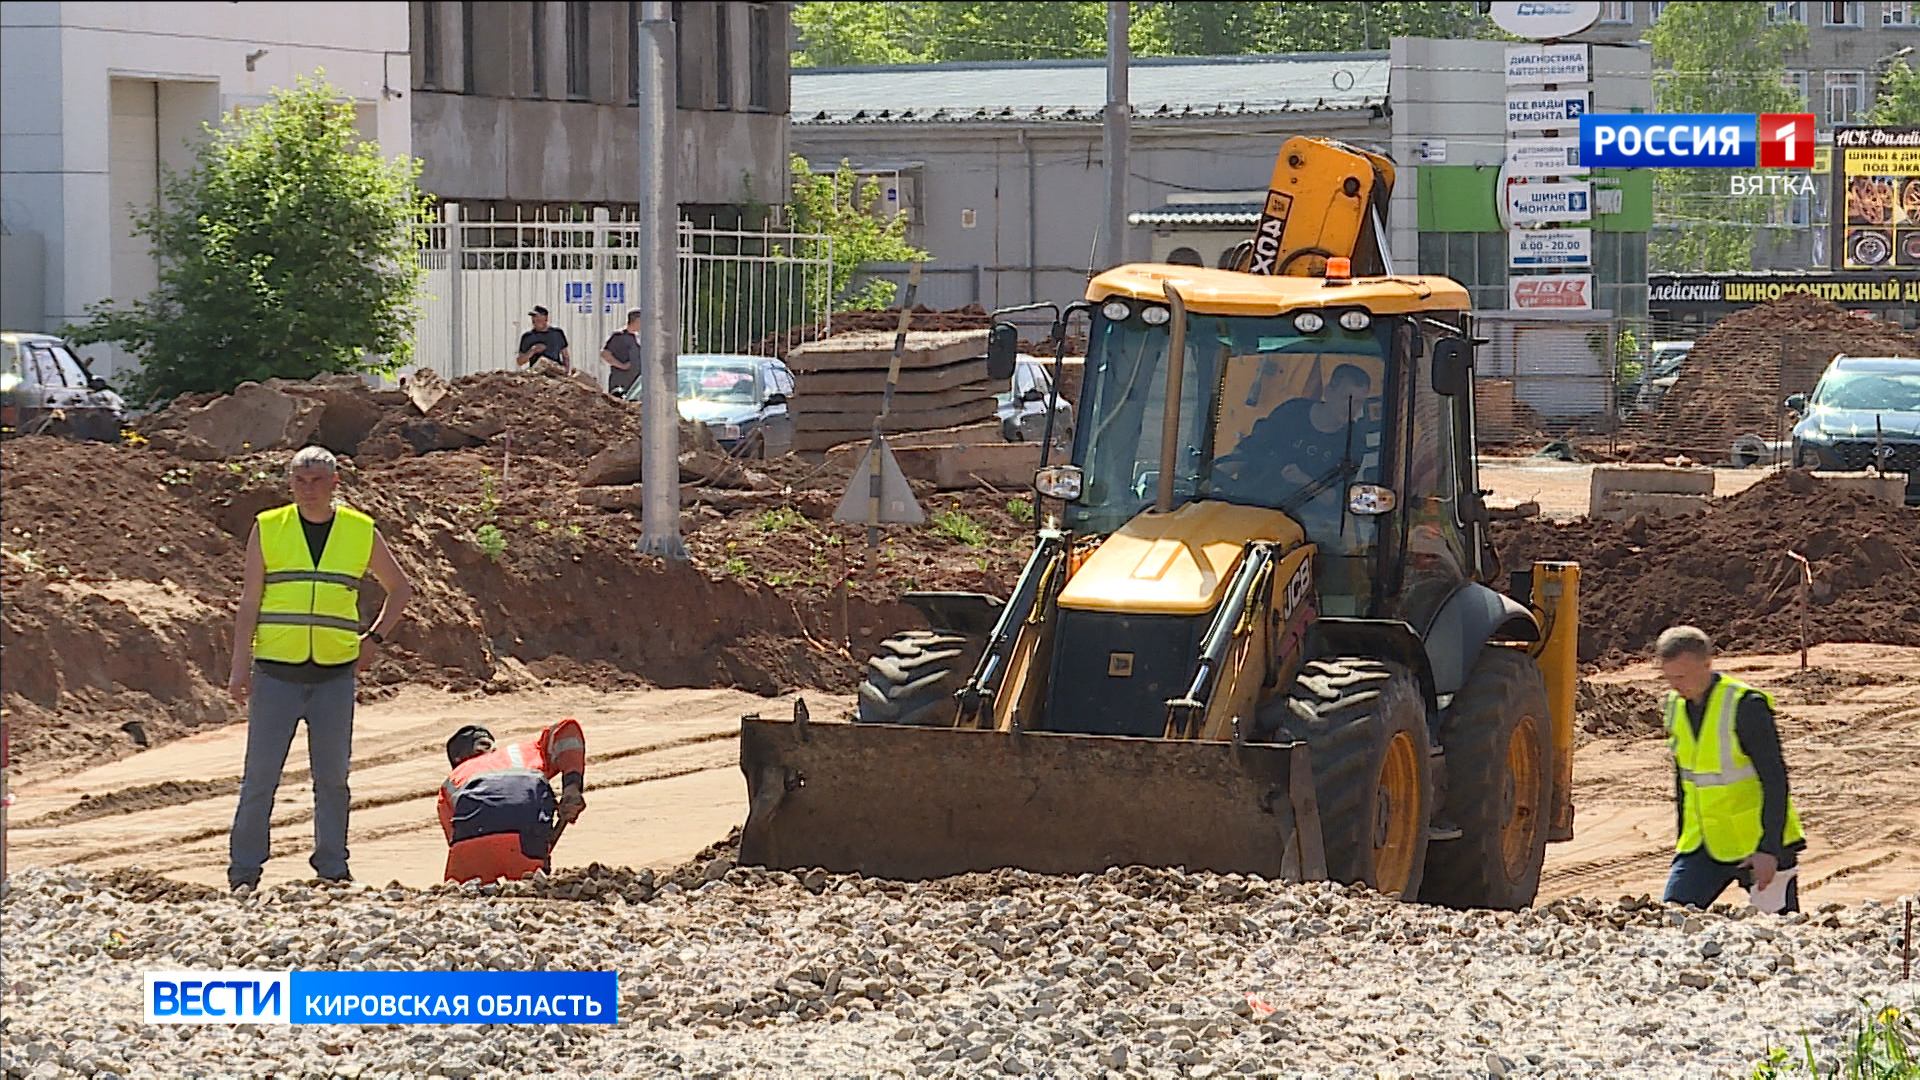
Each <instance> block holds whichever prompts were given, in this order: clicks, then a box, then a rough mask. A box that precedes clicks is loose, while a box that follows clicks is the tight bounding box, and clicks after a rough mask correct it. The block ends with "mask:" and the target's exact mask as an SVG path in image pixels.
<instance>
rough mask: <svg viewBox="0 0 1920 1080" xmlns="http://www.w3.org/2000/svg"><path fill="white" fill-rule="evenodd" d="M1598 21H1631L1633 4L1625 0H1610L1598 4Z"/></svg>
mask: <svg viewBox="0 0 1920 1080" xmlns="http://www.w3.org/2000/svg"><path fill="white" fill-rule="evenodd" d="M1600 21H1601V22H1603V23H1630V22H1632V21H1633V5H1632V4H1631V3H1629V2H1627V0H1610V2H1608V3H1603V4H1601V5H1600Z"/></svg>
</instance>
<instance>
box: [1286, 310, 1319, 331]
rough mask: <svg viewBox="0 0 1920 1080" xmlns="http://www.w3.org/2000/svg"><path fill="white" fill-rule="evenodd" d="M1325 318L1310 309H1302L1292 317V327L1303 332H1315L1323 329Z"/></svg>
mask: <svg viewBox="0 0 1920 1080" xmlns="http://www.w3.org/2000/svg"><path fill="white" fill-rule="evenodd" d="M1326 325H1327V320H1325V319H1323V318H1321V317H1320V316H1318V315H1315V314H1314V313H1313V312H1311V311H1303V312H1301V313H1300V314H1298V315H1295V316H1294V317H1293V328H1294V329H1295V330H1298V331H1300V332H1301V333H1303V334H1317V333H1319V332H1320V331H1321V330H1323V329H1325V328H1326Z"/></svg>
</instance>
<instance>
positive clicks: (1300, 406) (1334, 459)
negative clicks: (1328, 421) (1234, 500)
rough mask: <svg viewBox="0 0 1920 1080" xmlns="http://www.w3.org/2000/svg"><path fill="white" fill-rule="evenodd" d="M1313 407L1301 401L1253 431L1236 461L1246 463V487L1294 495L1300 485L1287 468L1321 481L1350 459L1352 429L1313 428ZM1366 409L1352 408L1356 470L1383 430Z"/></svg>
mask: <svg viewBox="0 0 1920 1080" xmlns="http://www.w3.org/2000/svg"><path fill="white" fill-rule="evenodd" d="M1314 404H1315V403H1314V401H1313V400H1312V399H1309V398H1296V399H1295V400H1293V401H1289V402H1287V403H1286V404H1284V405H1282V406H1280V407H1279V408H1278V409H1275V410H1274V411H1273V412H1272V413H1270V414H1268V415H1267V416H1265V417H1263V418H1262V419H1261V420H1260V421H1259V422H1257V423H1255V424H1254V425H1253V430H1251V431H1249V432H1248V433H1247V437H1246V439H1245V440H1244V441H1243V442H1242V443H1241V444H1240V445H1239V446H1237V447H1235V448H1234V451H1233V456H1234V457H1237V458H1241V459H1243V460H1245V462H1246V463H1247V464H1246V465H1245V466H1243V467H1242V468H1241V469H1240V479H1241V481H1242V483H1243V484H1244V483H1245V482H1246V481H1248V480H1257V482H1259V483H1261V484H1262V485H1276V486H1277V488H1276V489H1277V490H1279V491H1282V492H1292V491H1295V490H1298V489H1299V487H1300V486H1301V485H1299V484H1297V483H1294V482H1293V481H1291V480H1287V479H1284V478H1282V477H1281V476H1280V471H1281V470H1282V469H1284V468H1285V467H1286V466H1288V465H1293V466H1295V467H1296V468H1298V469H1299V470H1300V471H1301V472H1303V473H1306V474H1307V476H1308V477H1309V478H1311V479H1314V480H1317V479H1319V478H1320V477H1322V476H1324V475H1326V474H1328V473H1329V472H1332V471H1333V470H1334V469H1335V468H1336V467H1338V466H1339V464H1340V463H1341V461H1343V460H1345V459H1346V457H1347V453H1348V447H1347V425H1346V424H1345V423H1342V424H1341V425H1340V426H1339V427H1336V428H1334V429H1333V430H1332V431H1321V430H1320V429H1319V428H1317V427H1314V426H1313V407H1314ZM1367 405H1368V402H1366V401H1365V400H1356V401H1355V402H1354V403H1353V411H1354V416H1353V446H1352V454H1353V463H1354V466H1355V467H1356V468H1357V467H1358V466H1359V464H1360V459H1361V458H1362V457H1364V456H1365V455H1366V453H1367V449H1368V442H1367V437H1368V436H1369V435H1371V434H1372V433H1374V432H1375V431H1377V430H1378V429H1379V424H1378V423H1377V422H1376V421H1374V420H1373V419H1371V418H1370V417H1369V416H1368V415H1367Z"/></svg>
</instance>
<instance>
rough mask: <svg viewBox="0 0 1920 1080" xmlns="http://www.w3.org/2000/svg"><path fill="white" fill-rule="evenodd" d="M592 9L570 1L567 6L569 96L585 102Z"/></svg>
mask: <svg viewBox="0 0 1920 1080" xmlns="http://www.w3.org/2000/svg"><path fill="white" fill-rule="evenodd" d="M591 11H592V8H591V7H589V6H588V5H587V4H585V3H579V2H576V0H570V2H569V3H568V4H567V96H568V97H569V98H572V99H574V100H575V101H585V100H586V99H587V98H588V96H589V89H590V88H589V86H588V82H587V79H588V76H587V56H588V50H589V49H590V48H591V46H592V42H593V24H592V22H591V21H590V19H589V13H590V12H591Z"/></svg>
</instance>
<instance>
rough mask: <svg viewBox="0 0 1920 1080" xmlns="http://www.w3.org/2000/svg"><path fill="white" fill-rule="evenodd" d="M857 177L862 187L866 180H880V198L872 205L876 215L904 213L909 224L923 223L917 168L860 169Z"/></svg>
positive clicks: (888, 215)
mask: <svg viewBox="0 0 1920 1080" xmlns="http://www.w3.org/2000/svg"><path fill="white" fill-rule="evenodd" d="M859 177H860V183H861V185H862V186H863V187H864V186H865V185H866V182H867V181H868V180H877V181H879V182H880V198H879V201H877V202H875V203H874V205H873V212H874V213H875V214H876V215H877V216H879V217H883V218H892V217H896V216H898V215H900V214H905V215H907V223H908V224H909V225H919V224H922V223H923V222H922V215H921V207H920V199H919V194H920V170H919V169H917V168H909V169H862V170H860V171H859Z"/></svg>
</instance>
